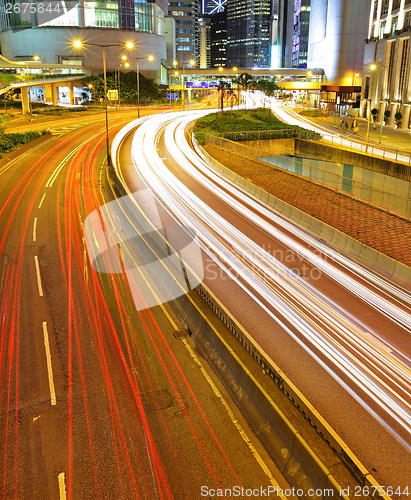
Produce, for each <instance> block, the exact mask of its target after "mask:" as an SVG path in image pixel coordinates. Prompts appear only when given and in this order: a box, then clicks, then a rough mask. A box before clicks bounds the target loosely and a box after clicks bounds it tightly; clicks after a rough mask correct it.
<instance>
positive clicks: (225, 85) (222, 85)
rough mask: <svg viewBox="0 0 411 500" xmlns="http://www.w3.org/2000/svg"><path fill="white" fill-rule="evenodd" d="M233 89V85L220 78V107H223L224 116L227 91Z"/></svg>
mask: <svg viewBox="0 0 411 500" xmlns="http://www.w3.org/2000/svg"><path fill="white" fill-rule="evenodd" d="M228 90H231V85H230V84H229V83H228V82H226V81H224V80H220V90H219V92H220V109H221V116H223V113H224V96H225V94H226V91H228Z"/></svg>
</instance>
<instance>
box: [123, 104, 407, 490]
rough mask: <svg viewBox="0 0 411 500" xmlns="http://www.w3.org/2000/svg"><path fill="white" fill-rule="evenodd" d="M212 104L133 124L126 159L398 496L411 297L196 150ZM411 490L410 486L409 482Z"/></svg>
mask: <svg viewBox="0 0 411 500" xmlns="http://www.w3.org/2000/svg"><path fill="white" fill-rule="evenodd" d="M202 113H203V112H187V113H176V114H173V115H171V114H170V115H167V114H164V115H157V116H155V117H152V118H150V119H148V120H143V121H140V122H136V123H135V124H134V127H138V128H137V129H136V130H135V131H132V132H130V130H131V129H132V127H133V125H131V126H129V127H127V128H126V129H125V130H124V131H123V132H122V133H121V136H120V137H123V136H124V140H123V141H122V142H120V140H119V150H118V168H119V169H120V171H121V174H122V175H123V177H124V179H125V181H126V183H127V185H128V186H129V187H130V190H131V191H132V192H134V191H138V190H140V189H143V188H148V189H150V190H151V191H152V192H153V193H154V195H155V196H156V197H157V199H158V200H159V202H160V203H161V205H162V206H163V208H164V211H165V212H166V213H167V214H168V216H169V217H170V219H175V220H176V221H178V223H179V224H181V225H182V226H186V227H190V228H194V230H195V232H196V235H197V236H196V238H197V241H198V244H199V245H200V246H201V248H202V251H203V264H204V269H205V276H204V282H205V283H206V285H207V286H208V287H209V288H210V289H211V290H212V291H213V292H214V293H215V294H216V295H217V297H218V298H219V299H220V300H221V301H222V302H223V303H224V304H225V306H226V307H227V308H228V309H229V310H230V312H231V313H232V314H233V316H234V317H235V318H236V319H237V320H238V321H239V323H241V324H242V325H243V326H244V327H245V328H246V329H247V330H248V332H249V333H250V334H251V335H252V336H253V338H254V339H255V340H256V341H257V343H258V344H259V345H260V346H261V347H262V348H263V350H264V351H265V352H266V353H267V354H268V355H269V356H270V357H271V358H272V359H273V360H274V362H275V363H276V364H277V365H279V367H280V369H282V370H283V372H284V373H285V374H286V375H287V376H288V377H289V378H290V379H291V380H292V382H293V383H294V384H295V385H296V386H297V387H298V388H299V389H300V390H301V391H302V393H303V394H304V395H305V396H306V397H307V398H308V400H309V401H310V402H311V403H312V404H313V406H314V407H315V408H316V409H317V410H318V411H319V412H320V414H321V415H322V416H323V417H325V419H326V420H327V421H328V422H329V424H331V426H332V427H333V428H334V429H335V430H336V431H337V432H338V433H339V435H340V436H341V437H342V438H343V439H344V441H346V443H347V444H348V445H349V447H350V448H351V449H352V450H353V451H354V453H355V454H356V455H357V456H358V457H359V458H360V460H361V461H362V462H363V463H364V465H365V466H366V467H367V468H368V470H369V471H370V472H371V473H373V474H374V476H375V477H376V479H377V480H378V481H379V482H380V484H381V485H383V486H391V487H393V488H394V489H393V490H390V491H391V492H393V497H395V498H399V497H400V496H402V497H404V498H405V497H406V491H408V493H411V490H410V488H411V479H410V478H411V343H410V341H409V339H410V334H411V295H410V293H409V292H408V291H407V290H404V289H401V288H399V287H397V286H396V285H395V284H393V283H390V282H389V281H387V280H385V279H383V278H381V277H379V276H377V275H375V274H373V273H371V272H369V271H367V270H366V269H364V268H362V267H361V266H359V265H358V264H356V263H355V262H353V261H350V260H349V259H347V258H345V257H344V256H342V255H340V254H339V253H338V252H335V251H333V250H331V249H329V248H328V247H327V246H326V244H324V242H321V241H318V240H316V239H314V238H311V237H310V236H308V235H307V234H305V233H304V232H303V231H301V230H300V229H299V228H297V227H295V226H293V225H292V224H290V223H289V222H288V221H287V220H285V219H283V218H281V217H279V216H278V215H277V214H276V213H274V212H273V211H271V210H270V209H268V208H267V207H266V206H264V205H262V204H260V203H259V202H258V201H256V200H255V199H253V198H251V197H250V196H248V195H247V193H245V192H243V191H241V190H240V189H238V188H237V187H236V186H235V185H233V184H231V183H230V182H228V181H226V180H225V179H224V178H223V177H222V176H221V175H219V174H218V173H217V172H215V171H214V170H213V169H212V168H211V167H210V165H209V164H208V163H207V162H206V161H204V159H202V158H201V157H200V156H199V155H198V154H196V153H195V152H194V151H193V149H192V148H191V144H190V143H189V139H188V134H187V131H186V128H187V127H188V126H189V124H190V122H191V121H192V120H194V119H195V118H197V117H198V116H201V114H202ZM407 487H408V490H406V488H407Z"/></svg>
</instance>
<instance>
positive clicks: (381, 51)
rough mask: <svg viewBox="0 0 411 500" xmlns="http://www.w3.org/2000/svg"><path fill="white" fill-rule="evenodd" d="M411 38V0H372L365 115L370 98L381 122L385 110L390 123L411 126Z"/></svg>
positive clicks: (367, 41) (365, 74)
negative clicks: (388, 114)
mask: <svg viewBox="0 0 411 500" xmlns="http://www.w3.org/2000/svg"><path fill="white" fill-rule="evenodd" d="M410 38H411V0H391V1H389V0H379V1H378V0H371V2H370V16H369V23H368V34H367V40H366V44H365V51H364V67H363V73H364V84H363V91H362V98H363V101H362V112H363V115H364V116H366V112H367V106H366V104H367V103H369V101H368V99H370V100H371V102H370V103H369V109H374V108H376V109H377V110H378V115H377V120H378V121H379V122H380V123H381V119H384V114H385V121H386V122H387V123H389V124H391V125H394V124H396V125H397V126H399V127H401V128H405V129H408V128H410V127H411V113H410V110H411V59H410V56H411V52H410V45H411V42H410ZM387 111H389V112H390V116H389V117H387V113H386V112H387ZM397 113H399V115H397ZM396 115H397V119H396Z"/></svg>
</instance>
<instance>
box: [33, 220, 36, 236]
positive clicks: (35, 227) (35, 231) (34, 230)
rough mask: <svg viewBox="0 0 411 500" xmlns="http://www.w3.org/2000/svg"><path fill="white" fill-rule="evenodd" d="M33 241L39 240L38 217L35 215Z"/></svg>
mask: <svg viewBox="0 0 411 500" xmlns="http://www.w3.org/2000/svg"><path fill="white" fill-rule="evenodd" d="M33 241H37V217H34V222H33Z"/></svg>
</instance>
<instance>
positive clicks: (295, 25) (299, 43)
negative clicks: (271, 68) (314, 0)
mask: <svg viewBox="0 0 411 500" xmlns="http://www.w3.org/2000/svg"><path fill="white" fill-rule="evenodd" d="M292 7H293V10H292V12H291V19H292V26H291V29H292V32H291V58H290V59H291V60H290V67H291V68H306V67H307V56H308V35H309V30H310V12H311V0H294V2H293V5H292Z"/></svg>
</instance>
